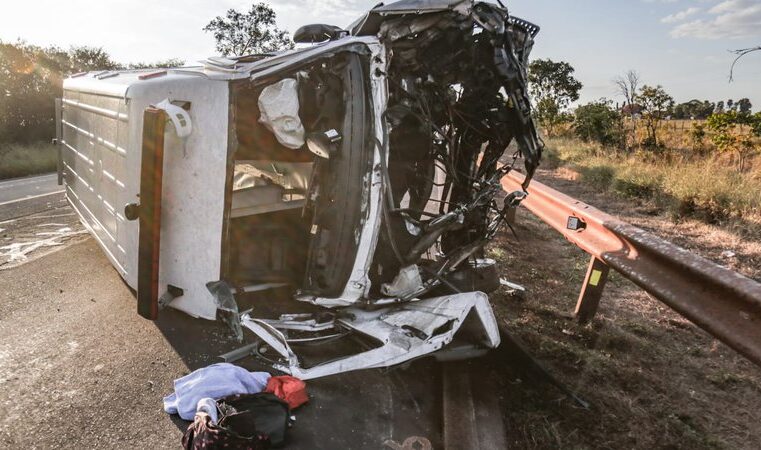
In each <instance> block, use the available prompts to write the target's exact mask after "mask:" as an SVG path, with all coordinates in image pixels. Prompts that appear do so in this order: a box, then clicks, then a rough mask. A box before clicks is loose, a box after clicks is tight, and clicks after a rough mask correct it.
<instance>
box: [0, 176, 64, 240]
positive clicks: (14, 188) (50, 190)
mask: <svg viewBox="0 0 761 450" xmlns="http://www.w3.org/2000/svg"><path fill="white" fill-rule="evenodd" d="M63 191H64V188H63V186H58V176H57V175H56V174H54V173H53V174H47V175H39V176H35V177H26V178H15V179H12V180H4V181H0V228H5V227H3V225H2V222H4V221H8V220H12V219H16V218H18V217H24V216H28V215H30V214H35V213H39V212H43V211H49V210H54V209H56V208H61V207H65V206H66V200H65V199H64V195H63Z"/></svg>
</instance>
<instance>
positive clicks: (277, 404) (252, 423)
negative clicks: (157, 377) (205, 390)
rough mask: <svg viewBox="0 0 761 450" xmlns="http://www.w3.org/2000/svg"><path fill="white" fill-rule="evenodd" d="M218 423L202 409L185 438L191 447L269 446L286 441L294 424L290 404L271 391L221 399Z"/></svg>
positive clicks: (197, 449)
mask: <svg viewBox="0 0 761 450" xmlns="http://www.w3.org/2000/svg"><path fill="white" fill-rule="evenodd" d="M214 409H215V410H217V409H218V410H219V412H221V416H220V419H219V422H218V423H214V422H213V421H212V418H211V417H210V416H209V414H207V413H206V412H204V411H199V412H198V413H196V415H195V419H194V421H193V423H192V424H190V426H189V427H188V429H187V431H185V434H184V435H183V437H182V446H183V448H185V449H187V450H200V449H212V450H213V449H222V448H224V449H228V450H234V449H252V450H259V449H266V448H269V447H270V445H272V446H280V445H282V444H283V443H284V442H285V433H286V431H287V429H288V427H289V425H290V417H289V413H288V412H289V408H288V404H287V403H286V402H284V401H282V400H280V399H279V398H278V397H277V396H275V395H273V394H270V393H259V394H240V395H232V396H228V397H225V398H223V399H220V400H219V401H217V402H216V404H215V408H214Z"/></svg>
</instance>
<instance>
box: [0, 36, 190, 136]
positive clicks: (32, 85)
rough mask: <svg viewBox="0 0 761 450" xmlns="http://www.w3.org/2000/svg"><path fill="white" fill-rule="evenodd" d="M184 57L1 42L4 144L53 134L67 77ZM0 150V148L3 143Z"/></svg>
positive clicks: (0, 95) (167, 64)
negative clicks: (121, 57) (138, 57)
mask: <svg viewBox="0 0 761 450" xmlns="http://www.w3.org/2000/svg"><path fill="white" fill-rule="evenodd" d="M182 65H184V61H181V60H177V59H169V60H165V61H157V62H154V63H144V62H139V63H131V64H120V63H118V62H116V61H114V60H113V59H112V58H111V56H110V55H109V54H108V53H107V52H106V51H105V50H103V49H102V48H100V47H87V46H84V47H72V48H70V49H68V50H64V49H62V48H59V47H55V46H51V47H40V46H36V45H30V44H27V43H25V42H14V43H8V42H0V144H2V143H20V144H26V143H30V142H33V141H40V140H49V139H51V138H52V137H53V135H54V133H55V124H54V117H55V107H54V99H55V98H56V97H60V96H61V95H62V83H63V79H64V78H66V77H67V76H69V75H71V74H76V73H79V72H87V71H93V70H117V69H139V68H146V67H177V66H182ZM0 151H2V148H0Z"/></svg>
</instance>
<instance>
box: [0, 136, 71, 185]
mask: <svg viewBox="0 0 761 450" xmlns="http://www.w3.org/2000/svg"><path fill="white" fill-rule="evenodd" d="M57 159H58V157H57V155H56V152H55V148H54V147H53V145H51V143H50V142H41V141H38V142H30V143H24V144H0V180H1V179H5V178H16V177H24V176H27V175H34V174H38V173H47V172H53V171H55V170H56V162H57Z"/></svg>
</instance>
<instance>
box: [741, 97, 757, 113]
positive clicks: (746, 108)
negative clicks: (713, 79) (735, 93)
mask: <svg viewBox="0 0 761 450" xmlns="http://www.w3.org/2000/svg"><path fill="white" fill-rule="evenodd" d="M752 108H753V105H752V104H751V103H750V100H749V99H747V98H741V99H740V100H738V101H737V111H738V112H739V113H740V114H750V110H751V109H752Z"/></svg>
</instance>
